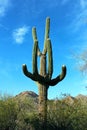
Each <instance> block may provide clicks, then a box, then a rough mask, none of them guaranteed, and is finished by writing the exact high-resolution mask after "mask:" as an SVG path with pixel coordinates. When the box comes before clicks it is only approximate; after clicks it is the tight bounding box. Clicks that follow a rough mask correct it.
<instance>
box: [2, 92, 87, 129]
mask: <svg viewBox="0 0 87 130" xmlns="http://www.w3.org/2000/svg"><path fill="white" fill-rule="evenodd" d="M37 99H38V97H34V98H33V97H30V96H28V95H20V94H19V95H18V96H16V97H9V96H3V97H1V98H0V130H41V121H40V120H39V115H38V109H37V108H38V103H37ZM47 130H87V96H81V95H80V96H79V97H76V98H73V97H71V96H66V97H64V98H62V99H55V100H49V101H48V108H47Z"/></svg>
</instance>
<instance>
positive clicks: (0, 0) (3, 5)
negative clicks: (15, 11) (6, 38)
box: [0, 0, 10, 16]
mask: <svg viewBox="0 0 87 130" xmlns="http://www.w3.org/2000/svg"><path fill="white" fill-rule="evenodd" d="M9 6H10V0H0V16H4V15H5V13H6V11H7V9H8V7H9Z"/></svg>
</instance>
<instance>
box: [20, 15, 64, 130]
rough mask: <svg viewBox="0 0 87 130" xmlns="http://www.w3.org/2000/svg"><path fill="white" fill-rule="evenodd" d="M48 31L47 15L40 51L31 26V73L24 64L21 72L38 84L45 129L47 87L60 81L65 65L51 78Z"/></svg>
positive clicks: (51, 65) (41, 117)
mask: <svg viewBox="0 0 87 130" xmlns="http://www.w3.org/2000/svg"><path fill="white" fill-rule="evenodd" d="M49 31H50V18H49V17H47V19H46V27H45V38H44V47H43V51H42V52H41V51H40V49H39V46H38V39H37V34H36V28H35V27H33V28H32V36H33V41H34V47H33V56H32V67H33V73H31V72H29V71H28V70H27V66H26V64H23V66H22V69H23V73H24V74H25V75H26V76H27V77H29V78H30V79H32V80H33V81H36V82H37V84H38V90H39V114H40V120H41V122H42V128H41V130H46V121H47V93H48V88H49V86H54V85H56V84H57V83H58V82H60V81H62V80H63V79H64V77H65V75H66V66H64V65H63V66H62V72H61V74H59V75H58V76H57V77H56V78H54V79H51V78H52V73H53V57H52V46H51V40H50V38H49ZM47 55H48V56H47ZM38 56H39V57H40V70H39V71H38V66H37V57H38Z"/></svg>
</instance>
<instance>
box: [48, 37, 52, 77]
mask: <svg viewBox="0 0 87 130" xmlns="http://www.w3.org/2000/svg"><path fill="white" fill-rule="evenodd" d="M47 53H48V77H49V79H51V77H52V73H53V57H52V46H51V40H50V39H47Z"/></svg>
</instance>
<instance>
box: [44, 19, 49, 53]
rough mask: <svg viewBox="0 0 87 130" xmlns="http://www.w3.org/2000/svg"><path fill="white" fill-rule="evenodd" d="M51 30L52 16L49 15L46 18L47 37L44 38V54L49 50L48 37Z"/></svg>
mask: <svg viewBox="0 0 87 130" xmlns="http://www.w3.org/2000/svg"><path fill="white" fill-rule="evenodd" d="M49 32H50V18H49V17H48V18H47V19H46V26H45V38H44V49H43V53H44V54H46V52H47V39H48V38H49Z"/></svg>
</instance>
